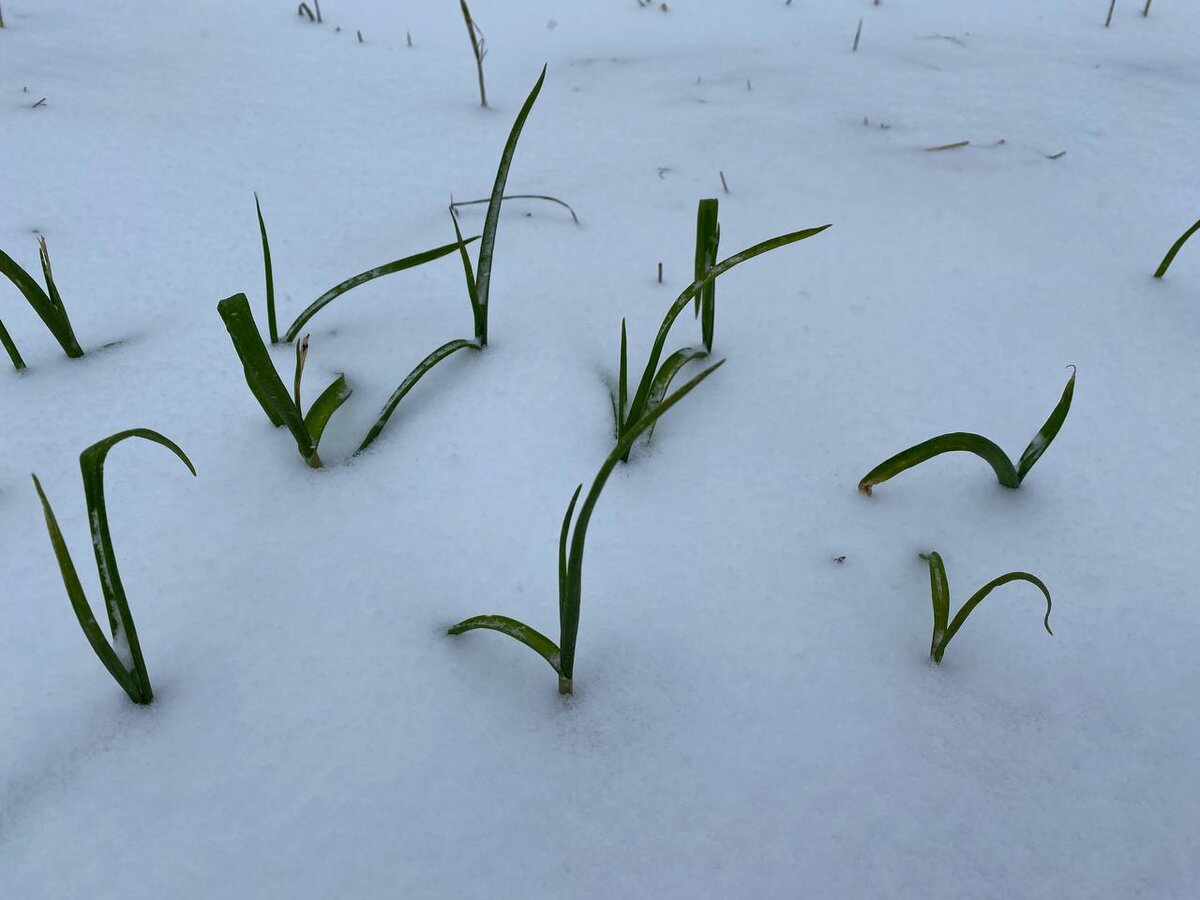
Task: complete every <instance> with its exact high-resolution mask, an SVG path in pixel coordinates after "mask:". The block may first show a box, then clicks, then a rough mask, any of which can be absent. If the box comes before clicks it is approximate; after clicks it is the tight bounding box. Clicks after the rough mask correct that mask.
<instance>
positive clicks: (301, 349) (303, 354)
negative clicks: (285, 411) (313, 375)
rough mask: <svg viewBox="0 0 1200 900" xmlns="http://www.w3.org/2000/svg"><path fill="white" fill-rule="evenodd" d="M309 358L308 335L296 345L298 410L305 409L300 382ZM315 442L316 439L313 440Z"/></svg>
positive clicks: (294, 383)
mask: <svg viewBox="0 0 1200 900" xmlns="http://www.w3.org/2000/svg"><path fill="white" fill-rule="evenodd" d="M307 359H308V335H307V334H306V335H305V336H304V337H302V338H300V343H298V344H297V345H296V372H295V374H294V375H293V376H292V403H294V404H295V405H296V409H297V410H302V409H304V406H303V404H301V402H300V382H301V381H303V379H304V362H305V360H307ZM313 443H314V444H315V443H316V441H313Z"/></svg>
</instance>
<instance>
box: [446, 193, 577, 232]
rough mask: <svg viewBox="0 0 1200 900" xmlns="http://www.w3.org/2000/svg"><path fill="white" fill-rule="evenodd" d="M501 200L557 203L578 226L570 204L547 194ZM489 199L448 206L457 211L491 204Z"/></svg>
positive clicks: (461, 201) (460, 201) (520, 195)
mask: <svg viewBox="0 0 1200 900" xmlns="http://www.w3.org/2000/svg"><path fill="white" fill-rule="evenodd" d="M500 199H501V200H547V201H549V202H550V203H557V204H558V205H559V206H561V207H562V208H563V209H565V210H566V211H567V212H569V213H570V214H571V221H572V222H574V223H575V224H576V225H578V224H579V216H577V215H575V210H573V209H571V206H570V204H568V203H564V202H563V201H562V200H559V199H558V198H557V197H551V196H549V195H547V194H505V195H504V196H503V197H501V198H500ZM491 202H492V201H491V199H490V198H488V197H484V198H483V199H482V200H454V201H452V202H451V204H450V208H451V209H458V208H459V207H460V206H477V205H479V204H480V203H491Z"/></svg>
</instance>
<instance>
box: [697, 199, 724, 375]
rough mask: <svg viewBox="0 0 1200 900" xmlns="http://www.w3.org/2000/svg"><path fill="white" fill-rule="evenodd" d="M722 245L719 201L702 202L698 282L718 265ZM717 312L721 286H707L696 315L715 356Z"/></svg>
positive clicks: (701, 293)
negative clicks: (718, 217) (718, 255)
mask: <svg viewBox="0 0 1200 900" xmlns="http://www.w3.org/2000/svg"><path fill="white" fill-rule="evenodd" d="M720 241H721V225H720V223H719V222H718V221H717V200H716V198H713V199H710V200H701V201H700V203H699V206H698V207H697V209H696V278H695V280H696V281H700V280H702V279H703V278H704V276H705V275H706V274H707V273H708V270H709V269H710V268H712V267H713V266H714V265H715V264H716V262H717V246H718V244H719V243H720ZM716 309H717V282H716V279H715V278H714V279H712V280H711V281H708V282H706V283H705V285H704V287H703V288H702V289H701V291H700V295H699V296H698V297H696V315H697V316H700V317H701V321H700V330H701V335H702V337H703V340H704V348H705V349H706V350H707V351H708V352H709V353H711V352H712V345H713V327H714V323H715V320H716Z"/></svg>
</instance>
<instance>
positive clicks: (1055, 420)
mask: <svg viewBox="0 0 1200 900" xmlns="http://www.w3.org/2000/svg"><path fill="white" fill-rule="evenodd" d="M1068 368H1070V369H1071V377H1070V379H1068V381H1067V386H1066V387H1065V388H1063V392H1062V397H1061V398H1059V401H1058V404H1057V405H1056V406H1055V407H1054V410H1053V411H1052V412H1051V413H1050V418H1048V419H1047V420H1046V424H1044V425H1043V426H1042V427H1041V430H1040V431H1038V433H1037V434H1036V435H1034V437H1033V440H1032V441H1030V442H1029V446H1028V447H1026V448H1025V452H1024V453H1022V454H1021V458H1020V459H1019V460H1018V461H1017V464H1016V465H1013V463H1012V460H1010V459H1009V458H1008V455H1007V454H1006V453H1005V452H1004V451H1003V450H1001V449H1000V447H999V446H997V445H996V444H995V443H994V442H992V441H989V440H988V439H987V438H985V437H983V435H979V434H972V433H970V432H966V431H956V432H952V433H950V434H942V435H939V436H938V437H935V438H930V439H929V440H927V441H922V442H921V443H920V444H917V445H916V446H913V447H909V448H908V449H907V450H902V451H900V452H899V453H897V454H896V455H895V456H893V457H890V458H889V459H885V460H884V461H883V462H881V463H880V464H879V465H877V466H876V467H875V468H873V469H872V470H871V471H870V472H868V473H867V474H866V475H864V476H863V477H862V480H861V481H860V482H859V483H858V489H859V490H860V491H862V492H863V493H864V494H868V495H869V494H870V493H871V490H872V488H874V487H875V485H877V484H882V483H883V482H885V481H887V480H888V479H889V478H894V477H895V476H897V475H899V474H900V473H901V472H903V471H904V470H905V469H911V468H912V467H913V466H916V465H920V464H921V463H923V462H925V461H926V460H929V459H933V457H935V456H940V455H941V454H943V453H952V452H955V451H965V452H968V453H974V454H975V455H976V456H978V457H980V458H981V459H983V460H984V461H986V462H987V463H988V464H990V465H991V467H992V469H993V471H995V473H996V479H997V480H998V481H999V482H1000V483H1001V484H1002V485H1004V486H1005V487H1006V488H1018V487H1020V486H1021V482H1022V481H1023V480H1024V479H1025V476H1026V475H1028V474H1029V470H1030V469H1032V468H1033V465H1034V463H1036V462H1037V461H1038V460H1039V459H1041V456H1042V454H1043V453H1045V452H1046V448H1048V447H1049V446H1050V442H1051V441H1053V440H1054V438H1055V436H1056V435H1057V434H1058V432H1059V429H1060V428H1062V425H1063V422H1064V421H1066V418H1067V413H1068V412H1069V411H1070V409H1071V398H1072V397H1073V396H1074V394H1075V367H1074V366H1069V367H1068Z"/></svg>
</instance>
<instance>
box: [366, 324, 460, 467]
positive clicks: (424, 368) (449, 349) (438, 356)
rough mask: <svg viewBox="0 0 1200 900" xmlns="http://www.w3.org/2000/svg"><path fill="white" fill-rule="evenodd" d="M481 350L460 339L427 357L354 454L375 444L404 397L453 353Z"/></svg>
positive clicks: (401, 387) (413, 372) (404, 382)
mask: <svg viewBox="0 0 1200 900" xmlns="http://www.w3.org/2000/svg"><path fill="white" fill-rule="evenodd" d="M479 349H480V346H479V344H477V343H475V342H474V341H468V340H466V339H463V338H460V339H459V340H455V341H449V342H447V343H445V344H442V346H440V347H438V348H437V349H436V350H434V351H433V352H432V353H430V354H429V355H428V356H427V357H425V358H424V359H423V360H421V362H420V363H418V364H417V367H416V368H415V369H413V370H412V371H411V372H409V373H408V375H406V376H405V378H404V380H403V381H402V382H400V386H399V387H398V388H396V390H395V391H394V392H393V393H392V396H391V397H389V398H388V402H387V403H385V404H384V407H383V412H382V413H380V415H379V419H378V420H377V421H376V422H375V424H374V425H372V426H371V430H370V431H368V432H367V436H366V437H365V438H363V442H362V443H361V444H360V445H359V447H358V449H357V450H356V451H354V452H355V453H356V454H357V453H362V452H363V451H364V450H366V449H367V448H368V447H369V446H371V444H372V443H374V441H375V438H377V437H379V433H380V432H381V431H383V427H384V426H385V425H387V422H388V419H390V418H391V417H392V413H393V412H395V411H396V407H397V406H399V405H400V401H401V400H403V399H404V395H405V394H407V393H408V392H409V391H410V390H412V389H413V387H415V386H416V383H417V382H418V381H420V380H421V378H423V377H424V375H425V373H426V372H428V371H429V370H430V369H432V368H433V367H434V366H436V365H437V364H438V363H440V362H441V361H442V360H443V359H445V358H446V357H447V356H449V355H450V354H452V353H456V352H457V351H459V350H479Z"/></svg>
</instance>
